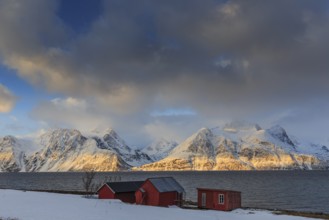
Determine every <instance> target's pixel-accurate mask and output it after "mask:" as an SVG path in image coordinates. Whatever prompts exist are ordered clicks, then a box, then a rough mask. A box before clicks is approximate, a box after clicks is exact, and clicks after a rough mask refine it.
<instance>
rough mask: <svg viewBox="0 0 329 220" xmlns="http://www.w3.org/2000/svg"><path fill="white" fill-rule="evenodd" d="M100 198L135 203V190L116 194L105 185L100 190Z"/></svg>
mask: <svg viewBox="0 0 329 220" xmlns="http://www.w3.org/2000/svg"><path fill="white" fill-rule="evenodd" d="M98 198H99V199H120V200H121V201H122V202H127V203H135V192H128V193H116V194H114V193H113V192H112V190H111V189H110V188H109V187H108V186H106V185H104V186H102V187H101V188H100V189H99V190H98Z"/></svg>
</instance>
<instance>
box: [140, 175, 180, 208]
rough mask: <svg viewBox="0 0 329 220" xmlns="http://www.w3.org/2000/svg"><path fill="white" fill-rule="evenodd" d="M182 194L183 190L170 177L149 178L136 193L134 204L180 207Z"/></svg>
mask: <svg viewBox="0 0 329 220" xmlns="http://www.w3.org/2000/svg"><path fill="white" fill-rule="evenodd" d="M184 193H185V191H184V188H183V187H182V186H181V185H180V184H179V183H178V182H177V181H176V180H175V179H174V178H172V177H159V178H149V179H147V180H146V181H145V182H144V183H143V184H142V186H141V187H140V188H139V189H138V190H137V191H136V193H135V195H136V204H141V205H151V206H164V207H167V206H170V205H178V206H180V205H181V202H182V200H183V194H184Z"/></svg>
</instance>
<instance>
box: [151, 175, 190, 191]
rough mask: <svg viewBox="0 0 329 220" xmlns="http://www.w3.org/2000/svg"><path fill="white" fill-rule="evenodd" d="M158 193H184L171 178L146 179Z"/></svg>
mask: <svg viewBox="0 0 329 220" xmlns="http://www.w3.org/2000/svg"><path fill="white" fill-rule="evenodd" d="M148 180H149V181H150V182H151V183H152V184H153V186H154V187H155V188H156V189H157V190H158V191H159V192H179V193H182V192H185V190H184V188H183V187H182V186H181V185H180V184H179V183H178V182H177V181H176V180H175V179H174V178H172V177H158V178H149V179H148Z"/></svg>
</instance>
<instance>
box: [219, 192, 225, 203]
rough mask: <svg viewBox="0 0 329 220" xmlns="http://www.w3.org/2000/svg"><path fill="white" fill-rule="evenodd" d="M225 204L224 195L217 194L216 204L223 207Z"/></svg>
mask: <svg viewBox="0 0 329 220" xmlns="http://www.w3.org/2000/svg"><path fill="white" fill-rule="evenodd" d="M224 203H225V196H224V194H218V204H220V205H223V204H224Z"/></svg>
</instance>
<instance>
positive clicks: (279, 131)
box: [267, 125, 295, 146]
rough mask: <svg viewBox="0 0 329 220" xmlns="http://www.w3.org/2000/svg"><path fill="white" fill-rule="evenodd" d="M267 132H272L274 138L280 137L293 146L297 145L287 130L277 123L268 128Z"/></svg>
mask: <svg viewBox="0 0 329 220" xmlns="http://www.w3.org/2000/svg"><path fill="white" fill-rule="evenodd" d="M267 132H268V133H270V134H271V135H272V136H273V137H274V138H278V139H279V140H280V141H282V142H283V143H287V144H289V145H291V146H295V144H294V143H293V142H292V141H291V139H290V138H289V136H288V134H287V132H286V130H284V128H282V127H281V126H280V125H275V126H273V127H271V128H269V129H267Z"/></svg>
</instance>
